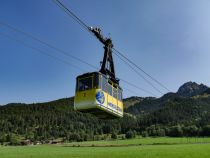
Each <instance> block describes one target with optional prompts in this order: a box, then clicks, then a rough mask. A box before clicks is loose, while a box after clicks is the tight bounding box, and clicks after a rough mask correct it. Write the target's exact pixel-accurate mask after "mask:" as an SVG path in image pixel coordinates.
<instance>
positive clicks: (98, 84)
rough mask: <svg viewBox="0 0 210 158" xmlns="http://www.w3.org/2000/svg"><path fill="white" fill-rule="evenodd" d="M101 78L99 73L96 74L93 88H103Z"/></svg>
mask: <svg viewBox="0 0 210 158" xmlns="http://www.w3.org/2000/svg"><path fill="white" fill-rule="evenodd" d="M100 85H101V83H100V78H99V75H98V74H94V81H93V88H94V89H96V88H101V86H100Z"/></svg>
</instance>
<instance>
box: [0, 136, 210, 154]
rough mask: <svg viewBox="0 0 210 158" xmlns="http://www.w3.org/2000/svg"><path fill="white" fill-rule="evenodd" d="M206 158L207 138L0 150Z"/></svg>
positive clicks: (2, 151) (6, 151) (6, 150)
mask: <svg viewBox="0 0 210 158" xmlns="http://www.w3.org/2000/svg"><path fill="white" fill-rule="evenodd" d="M70 157H73V158H82V157H85V158H93V157H94V158H109V157H110V158H141V157H142V158H147V157H148V158H209V157H210V138H190V139H188V138H139V139H131V140H116V141H91V142H81V143H67V144H60V145H34V146H0V158H70Z"/></svg>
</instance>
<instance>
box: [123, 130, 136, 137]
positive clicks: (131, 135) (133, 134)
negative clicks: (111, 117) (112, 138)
mask: <svg viewBox="0 0 210 158" xmlns="http://www.w3.org/2000/svg"><path fill="white" fill-rule="evenodd" d="M135 136H136V134H135V132H134V131H132V130H129V131H127V132H126V134H125V137H126V138H127V139H131V138H134V137H135Z"/></svg>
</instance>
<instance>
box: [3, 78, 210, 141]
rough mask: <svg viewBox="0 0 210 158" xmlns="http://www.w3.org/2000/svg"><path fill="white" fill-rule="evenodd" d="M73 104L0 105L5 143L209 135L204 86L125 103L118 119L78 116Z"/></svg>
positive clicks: (209, 97)
mask: <svg viewBox="0 0 210 158" xmlns="http://www.w3.org/2000/svg"><path fill="white" fill-rule="evenodd" d="M73 101H74V98H73V97H71V98H63V99H59V100H55V101H51V102H46V103H34V104H21V103H12V104H7V105H5V106H0V143H1V142H10V144H17V143H18V142H19V141H17V140H19V139H29V140H31V141H33V142H36V141H43V142H47V141H49V140H53V139H58V138H59V139H60V138H62V140H64V141H85V140H99V139H106V137H107V136H108V135H110V134H113V133H115V134H126V133H127V132H130V131H133V132H134V133H138V134H141V135H144V134H145V133H146V135H150V136H165V135H166V136H198V135H200V136H207V135H208V134H209V135H210V88H208V87H207V86H205V85H203V84H200V85H199V84H197V83H194V82H188V83H185V84H183V85H182V86H181V87H180V88H179V90H178V92H177V93H172V92H170V93H167V94H165V95H163V96H162V97H160V98H154V97H145V98H144V97H130V98H126V99H124V100H123V102H124V107H125V108H124V111H125V113H124V117H123V118H121V119H115V120H101V119H98V118H97V117H95V116H92V115H91V114H84V113H80V112H78V111H75V110H74V109H73ZM177 131H181V132H180V133H177Z"/></svg>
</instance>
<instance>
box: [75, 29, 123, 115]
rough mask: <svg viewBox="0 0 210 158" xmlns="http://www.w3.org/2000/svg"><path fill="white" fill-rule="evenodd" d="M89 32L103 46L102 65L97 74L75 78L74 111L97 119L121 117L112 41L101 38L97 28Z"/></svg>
mask: <svg viewBox="0 0 210 158" xmlns="http://www.w3.org/2000/svg"><path fill="white" fill-rule="evenodd" d="M90 31H92V32H93V33H94V35H95V36H96V37H97V38H98V39H99V41H101V42H102V43H103V44H104V49H105V52H104V58H103V63H102V66H101V69H100V71H99V72H91V73H85V74H82V75H80V76H77V78H76V82H77V83H76V94H75V98H74V109H75V110H78V111H81V112H86V113H91V114H93V115H96V116H97V117H99V118H119V117H123V101H122V88H121V87H120V86H119V80H118V79H116V77H115V70H114V62H113V58H112V47H113V44H112V40H111V39H110V38H103V36H102V35H101V34H100V29H99V28H94V29H92V28H90Z"/></svg>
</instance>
